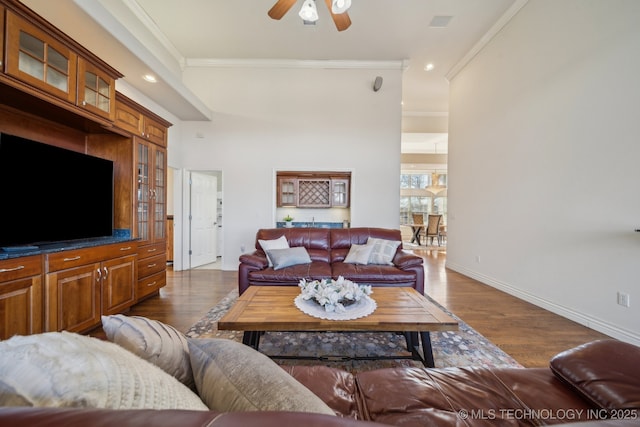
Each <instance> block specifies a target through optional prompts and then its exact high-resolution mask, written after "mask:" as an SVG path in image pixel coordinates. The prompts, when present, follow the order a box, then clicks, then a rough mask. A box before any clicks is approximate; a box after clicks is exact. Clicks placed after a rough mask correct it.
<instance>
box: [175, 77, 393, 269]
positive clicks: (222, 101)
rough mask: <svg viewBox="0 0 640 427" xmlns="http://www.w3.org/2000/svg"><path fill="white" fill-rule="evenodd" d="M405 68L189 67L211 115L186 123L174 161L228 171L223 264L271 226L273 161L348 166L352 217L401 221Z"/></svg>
mask: <svg viewBox="0 0 640 427" xmlns="http://www.w3.org/2000/svg"><path fill="white" fill-rule="evenodd" d="M377 75H380V76H382V77H383V78H384V83H383V86H382V89H381V90H380V91H379V92H373V90H372V84H373V80H374V79H375V77H376V76H377ZM401 77H402V71H401V69H400V67H398V69H397V70H389V69H383V70H371V69H317V68H255V67H249V68H207V67H200V68H187V69H186V70H185V72H184V82H185V84H186V85H187V86H188V87H189V88H190V89H191V90H192V91H193V92H194V93H195V94H197V95H198V96H199V97H200V98H201V99H202V100H203V101H204V102H205V103H206V104H207V105H208V107H209V108H211V109H212V110H213V111H214V117H213V120H212V121H211V122H183V123H182V124H181V126H180V132H181V134H180V137H179V140H180V143H179V151H180V153H179V154H178V153H176V156H175V157H174V159H172V157H171V154H172V153H173V152H174V151H171V152H170V157H169V160H170V164H171V166H173V167H179V168H183V169H191V170H221V171H222V173H223V176H224V179H223V192H224V205H223V217H224V227H223V232H224V236H223V238H224V253H223V269H225V270H235V269H237V266H238V256H239V255H240V253H241V250H240V249H241V247H244V248H245V251H247V252H248V251H250V250H251V249H252V248H253V245H254V243H255V233H256V231H257V229H258V228H261V227H274V226H275V222H276V220H277V219H278V218H276V217H275V171H276V170H310V169H317V170H345V171H351V172H352V187H351V189H352V195H351V225H352V226H353V227H357V226H377V227H393V228H397V227H398V225H399V192H398V179H399V178H398V177H399V174H400V134H401V128H400V125H401V123H400V122H401V106H400V102H401V92H402V87H401V84H402V83H401ZM172 149H173V150H177V149H178V148H177V145H173V147H172ZM178 158H179V159H180V160H179V161H178V164H176V163H175V159H178ZM177 188H180V186H178V185H176V186H175V187H174V189H177ZM175 197H176V199H177V200H180V196H178V195H175Z"/></svg>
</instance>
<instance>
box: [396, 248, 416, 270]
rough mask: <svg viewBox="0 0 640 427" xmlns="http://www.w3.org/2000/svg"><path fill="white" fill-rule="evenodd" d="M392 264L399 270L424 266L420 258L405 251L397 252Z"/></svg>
mask: <svg viewBox="0 0 640 427" xmlns="http://www.w3.org/2000/svg"><path fill="white" fill-rule="evenodd" d="M392 262H393V264H394V265H395V266H396V267H398V268H399V269H401V270H404V269H406V268H410V267H414V266H417V265H422V264H424V260H423V259H422V257H419V256H417V255H414V254H412V253H410V252H405V251H398V253H397V254H396V256H395V257H394V258H393V261H392Z"/></svg>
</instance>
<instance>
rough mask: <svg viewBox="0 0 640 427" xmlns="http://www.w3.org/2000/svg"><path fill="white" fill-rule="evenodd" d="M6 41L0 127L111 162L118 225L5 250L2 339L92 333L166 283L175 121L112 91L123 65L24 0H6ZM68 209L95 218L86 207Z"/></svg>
mask: <svg viewBox="0 0 640 427" xmlns="http://www.w3.org/2000/svg"><path fill="white" fill-rule="evenodd" d="M0 47H2V49H1V50H0V132H1V133H7V134H12V135H16V136H20V137H23V138H28V139H31V140H34V141H38V142H42V143H46V144H50V145H55V146H58V147H61V148H65V149H68V150H73V151H77V152H81V153H85V154H90V155H93V156H97V157H102V158H105V159H108V160H111V161H113V162H114V216H113V218H114V230H117V231H118V232H119V234H118V236H114V238H113V239H105V240H100V241H95V242H89V243H88V244H86V245H84V246H82V245H81V246H80V247H78V246H74V247H72V248H62V249H59V250H42V251H35V253H34V252H31V253H28V254H25V255H24V256H21V255H15V254H13V255H10V256H5V257H4V258H2V257H0V339H5V338H8V337H10V336H12V335H16V334H21V335H27V334H34V333H40V332H43V331H44V332H47V331H61V330H67V331H74V332H84V331H88V330H90V329H92V328H94V327H95V326H98V325H99V324H100V320H101V319H100V316H101V315H103V314H104V315H106V314H115V313H120V312H124V311H126V310H127V309H128V308H129V307H131V306H132V305H133V304H135V303H137V302H138V301H140V300H141V299H144V298H147V297H149V296H151V295H154V294H157V293H158V292H159V289H160V288H161V287H163V286H164V285H165V284H166V259H167V254H166V237H167V236H166V191H167V185H166V180H167V152H166V149H167V130H168V128H169V127H170V126H171V123H169V122H167V121H166V120H164V119H163V118H161V117H159V116H157V115H156V114H154V113H153V112H151V111H149V110H147V109H146V108H144V107H142V106H141V105H139V104H137V103H136V102H134V101H132V100H131V99H129V98H127V97H126V96H124V95H122V94H120V93H118V92H116V90H115V82H116V80H117V79H118V78H121V77H122V75H121V74H120V73H119V72H118V71H116V70H115V69H113V68H112V67H111V66H109V65H108V64H107V63H105V62H104V61H102V60H101V59H100V58H98V57H96V56H95V55H93V54H92V53H91V52H89V51H88V50H86V49H85V48H84V47H82V46H81V45H80V44H78V43H77V42H76V41H74V40H73V39H71V38H70V37H68V36H67V35H66V34H64V33H62V32H61V31H59V30H58V29H57V28H55V27H54V26H53V25H51V24H50V23H49V22H47V21H46V20H44V19H42V18H41V17H40V16H38V15H37V14H35V13H34V12H33V11H31V10H30V9H28V8H27V7H26V6H24V5H23V4H22V3H20V2H19V1H16V0H0ZM4 185H11V182H6V183H4ZM2 204H3V206H2V209H12V208H17V207H12V206H11V201H10V200H3V202H2ZM66 208H68V209H83V210H85V211H86V216H87V221H91V207H90V206H68V207H66Z"/></svg>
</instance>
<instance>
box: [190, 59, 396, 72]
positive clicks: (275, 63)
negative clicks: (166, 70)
mask: <svg viewBox="0 0 640 427" xmlns="http://www.w3.org/2000/svg"><path fill="white" fill-rule="evenodd" d="M185 66H186V67H210V68H236V67H238V68H320V69H322V68H324V69H376V70H402V71H404V70H405V69H406V68H407V67H408V61H407V60H397V61H354V60H337V59H328V60H321V59H320V60H315V59H243V58H235V59H234V58H187V59H186V60H185Z"/></svg>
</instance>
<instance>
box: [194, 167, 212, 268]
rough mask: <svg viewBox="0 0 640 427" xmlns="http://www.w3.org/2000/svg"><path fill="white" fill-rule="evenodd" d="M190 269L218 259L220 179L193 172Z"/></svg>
mask: <svg viewBox="0 0 640 427" xmlns="http://www.w3.org/2000/svg"><path fill="white" fill-rule="evenodd" d="M190 181H191V191H190V192H191V214H190V215H191V231H190V235H191V236H190V237H191V238H190V241H191V250H190V255H191V256H190V268H194V267H199V266H201V265H205V264H210V263H212V262H215V261H216V259H217V254H216V245H217V232H218V224H217V196H218V178H217V177H215V176H212V175H207V174H203V173H199V172H191V180H190Z"/></svg>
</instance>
